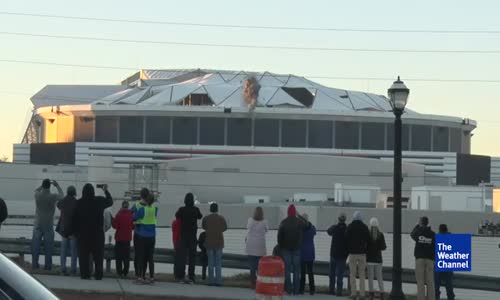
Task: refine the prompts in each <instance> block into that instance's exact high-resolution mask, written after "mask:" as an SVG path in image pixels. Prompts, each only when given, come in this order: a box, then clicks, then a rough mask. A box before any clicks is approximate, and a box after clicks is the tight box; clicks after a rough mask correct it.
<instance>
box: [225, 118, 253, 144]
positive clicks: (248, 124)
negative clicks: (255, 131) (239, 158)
mask: <svg viewBox="0 0 500 300" xmlns="http://www.w3.org/2000/svg"><path fill="white" fill-rule="evenodd" d="M227 144H228V145H231V146H250V145H251V144H252V119H249V118H228V119H227Z"/></svg>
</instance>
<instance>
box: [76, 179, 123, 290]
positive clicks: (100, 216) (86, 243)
mask: <svg viewBox="0 0 500 300" xmlns="http://www.w3.org/2000/svg"><path fill="white" fill-rule="evenodd" d="M100 188H101V189H102V190H103V191H104V195H105V196H104V197H102V196H96V195H95V190H94V186H93V185H92V184H90V183H87V184H85V185H84V186H83V190H82V198H81V199H80V200H78V202H77V205H76V210H75V216H74V220H73V221H74V224H75V235H76V237H77V241H78V256H79V263H80V278H82V279H90V276H91V274H90V263H89V261H90V255H92V258H93V260H94V270H95V273H94V277H95V279H96V280H102V276H103V265H102V264H103V260H104V242H105V241H104V210H105V209H106V208H108V207H111V206H112V205H113V198H112V197H111V194H110V193H109V191H108V185H107V184H103V185H100Z"/></svg>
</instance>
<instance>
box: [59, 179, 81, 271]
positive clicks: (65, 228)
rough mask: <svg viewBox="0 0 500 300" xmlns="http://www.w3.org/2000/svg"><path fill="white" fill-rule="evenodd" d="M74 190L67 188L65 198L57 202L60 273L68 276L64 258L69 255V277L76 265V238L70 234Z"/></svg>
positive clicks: (75, 201)
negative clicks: (59, 236) (58, 212)
mask: <svg viewBox="0 0 500 300" xmlns="http://www.w3.org/2000/svg"><path fill="white" fill-rule="evenodd" d="M77 201H78V200H76V188H75V187H74V186H72V185H71V186H69V187H68V189H67V191H66V197H64V198H63V199H61V200H59V201H57V208H58V209H59V211H60V212H61V215H60V217H59V221H58V223H57V226H56V231H57V233H59V234H60V235H61V273H63V274H64V275H69V273H68V271H67V269H66V258H67V257H68V254H70V255H71V275H73V276H75V275H76V272H77V264H78V245H77V243H76V237H75V236H73V235H72V234H71V233H72V232H71V231H72V228H71V226H72V224H71V223H72V220H73V215H74V213H75V209H76V204H77Z"/></svg>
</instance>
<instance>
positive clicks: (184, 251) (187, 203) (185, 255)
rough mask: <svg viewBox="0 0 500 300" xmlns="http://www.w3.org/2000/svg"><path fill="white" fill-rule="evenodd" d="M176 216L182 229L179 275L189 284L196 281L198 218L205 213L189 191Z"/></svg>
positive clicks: (181, 279)
mask: <svg viewBox="0 0 500 300" xmlns="http://www.w3.org/2000/svg"><path fill="white" fill-rule="evenodd" d="M175 217H176V218H178V219H180V224H181V230H180V240H179V246H178V249H179V265H180V268H179V276H180V278H178V280H179V281H180V282H184V283H187V284H193V283H194V282H195V276H194V271H195V262H196V247H197V244H198V241H197V233H198V220H200V219H201V218H202V217H203V215H202V214H201V212H200V209H199V208H198V207H196V206H195V204H194V195H193V194H192V193H187V194H186V195H185V196H184V206H183V207H180V208H179V209H178V210H177V212H176V213H175ZM186 262H188V265H189V266H188V278H189V279H186V278H185V274H186V271H185V268H186Z"/></svg>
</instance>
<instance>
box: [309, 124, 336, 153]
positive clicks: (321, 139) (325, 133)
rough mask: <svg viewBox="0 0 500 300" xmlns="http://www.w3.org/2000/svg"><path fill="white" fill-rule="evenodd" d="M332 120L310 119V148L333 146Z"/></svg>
mask: <svg viewBox="0 0 500 300" xmlns="http://www.w3.org/2000/svg"><path fill="white" fill-rule="evenodd" d="M332 139H333V124H332V122H331V121H309V148H332Z"/></svg>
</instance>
